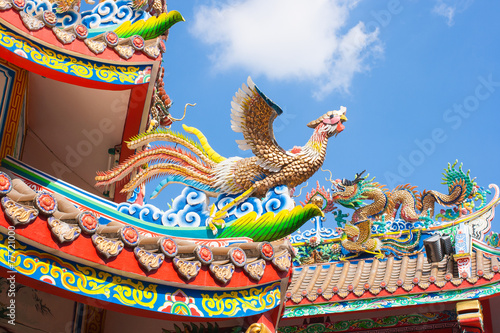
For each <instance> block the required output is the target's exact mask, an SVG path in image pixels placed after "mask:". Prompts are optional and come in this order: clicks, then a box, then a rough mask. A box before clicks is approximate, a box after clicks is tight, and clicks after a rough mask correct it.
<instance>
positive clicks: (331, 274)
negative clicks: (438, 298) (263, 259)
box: [286, 249, 500, 306]
mask: <svg viewBox="0 0 500 333" xmlns="http://www.w3.org/2000/svg"><path fill="white" fill-rule="evenodd" d="M471 257H472V276H471V277H469V278H463V277H461V276H459V273H458V267H457V263H456V262H455V261H454V260H453V258H452V257H451V256H445V258H444V259H443V260H441V261H440V262H435V263H428V261H427V257H426V255H425V253H423V252H421V253H419V254H417V255H413V256H403V257H401V258H397V257H393V256H390V257H388V258H385V259H383V260H379V259H374V258H371V259H362V260H352V261H345V262H342V261H340V262H334V263H328V264H317V265H310V266H303V267H295V268H294V269H293V277H292V281H291V284H290V286H289V287H288V291H287V294H286V298H287V305H288V306H294V305H297V304H300V305H306V304H313V303H314V304H320V303H325V302H342V301H350V300H357V299H370V298H377V297H386V296H391V295H404V294H406V295H410V294H422V293H428V292H431V291H432V292H434V291H443V290H453V289H466V288H470V287H472V286H482V285H486V284H489V283H491V282H492V281H496V280H498V279H500V274H498V273H499V267H500V261H499V256H497V255H493V254H491V253H487V252H484V251H481V250H478V249H474V250H473V252H472V255H471Z"/></svg>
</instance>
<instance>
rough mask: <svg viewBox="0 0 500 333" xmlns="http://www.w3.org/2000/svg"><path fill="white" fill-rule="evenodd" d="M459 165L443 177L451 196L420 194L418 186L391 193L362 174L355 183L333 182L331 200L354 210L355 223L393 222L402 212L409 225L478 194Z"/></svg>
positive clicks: (431, 193)
mask: <svg viewBox="0 0 500 333" xmlns="http://www.w3.org/2000/svg"><path fill="white" fill-rule="evenodd" d="M456 164H457V162H456V161H455V163H453V165H450V164H448V167H447V168H446V169H445V172H444V173H443V175H444V177H443V184H446V185H448V194H443V193H440V192H438V191H434V190H430V191H427V190H424V191H422V192H421V193H418V192H417V191H416V190H415V189H416V186H410V185H409V184H406V185H400V186H398V187H396V188H395V189H394V190H392V191H390V192H389V191H388V190H387V189H386V188H385V186H384V185H380V184H379V183H377V182H374V181H373V180H374V178H372V179H371V180H368V179H367V177H364V178H362V177H361V176H362V174H363V173H364V171H363V172H361V173H359V174H356V178H355V179H354V180H353V181H349V180H345V179H343V180H340V179H337V180H331V178H330V181H331V183H332V191H333V193H332V194H331V197H330V198H329V200H331V201H333V202H336V203H339V204H340V205H342V206H344V207H347V208H353V209H355V211H354V213H353V216H352V222H357V221H362V220H366V219H371V220H378V219H380V218H381V217H382V216H384V218H385V220H392V219H394V218H395V217H396V214H397V212H398V211H400V217H401V219H403V220H405V221H407V222H416V221H418V220H421V219H423V218H432V217H433V216H434V205H435V204H436V203H438V204H440V205H443V206H454V205H460V204H462V203H464V202H465V201H466V200H467V199H471V198H472V197H473V196H474V194H475V191H476V187H477V186H476V183H475V182H474V179H471V178H470V175H469V171H467V172H466V173H465V172H463V171H462V165H460V166H459V168H458V169H456V168H455V166H456ZM364 200H373V203H371V204H369V205H366V206H362V204H363V201H364Z"/></svg>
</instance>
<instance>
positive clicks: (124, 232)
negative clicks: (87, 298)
mask: <svg viewBox="0 0 500 333" xmlns="http://www.w3.org/2000/svg"><path fill="white" fill-rule="evenodd" d="M120 238H121V239H122V241H123V242H124V243H125V245H128V246H131V247H135V246H137V244H139V233H138V232H137V230H136V229H135V228H134V227H132V226H125V227H123V228H121V229H120Z"/></svg>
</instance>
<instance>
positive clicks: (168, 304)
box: [158, 289, 204, 317]
mask: <svg viewBox="0 0 500 333" xmlns="http://www.w3.org/2000/svg"><path fill="white" fill-rule="evenodd" d="M158 311H161V312H166V313H171V314H175V315H179V316H192V317H203V316H204V315H203V312H201V311H200V310H199V309H198V307H197V306H196V304H195V298H194V297H189V296H188V295H186V294H185V293H184V292H183V291H182V290H181V289H177V290H176V291H174V292H173V293H167V294H165V303H163V305H162V306H161V307H160V308H158Z"/></svg>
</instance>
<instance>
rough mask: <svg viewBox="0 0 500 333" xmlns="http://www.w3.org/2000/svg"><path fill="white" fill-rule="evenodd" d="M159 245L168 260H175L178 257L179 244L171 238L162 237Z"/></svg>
mask: <svg viewBox="0 0 500 333" xmlns="http://www.w3.org/2000/svg"><path fill="white" fill-rule="evenodd" d="M159 243H160V250H161V252H163V254H164V255H166V256H167V257H168V258H173V257H175V256H176V255H177V250H178V248H177V243H176V242H175V241H174V240H173V239H172V238H171V237H168V236H165V237H162V238H161V239H160V242H159Z"/></svg>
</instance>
